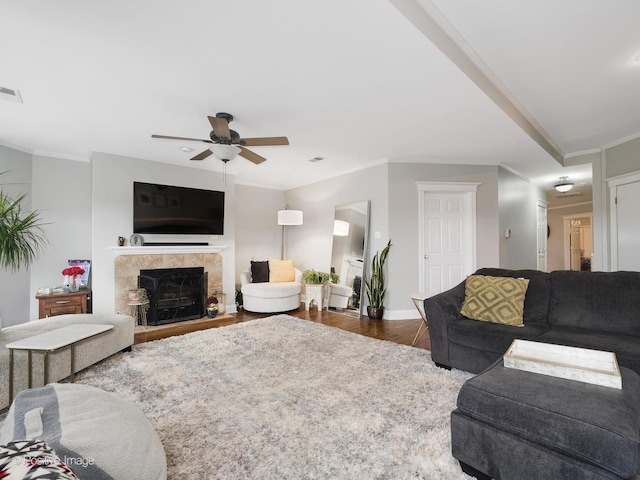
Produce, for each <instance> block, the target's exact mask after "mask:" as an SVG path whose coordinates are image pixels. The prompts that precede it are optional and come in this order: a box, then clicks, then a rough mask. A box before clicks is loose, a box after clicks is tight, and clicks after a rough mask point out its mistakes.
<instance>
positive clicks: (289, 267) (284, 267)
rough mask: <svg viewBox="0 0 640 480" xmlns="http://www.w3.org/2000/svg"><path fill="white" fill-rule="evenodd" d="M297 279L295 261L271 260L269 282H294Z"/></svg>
mask: <svg viewBox="0 0 640 480" xmlns="http://www.w3.org/2000/svg"><path fill="white" fill-rule="evenodd" d="M295 279H296V274H295V272H294V270H293V260H276V259H275V258H270V259H269V282H272V283H278V282H293V281H295Z"/></svg>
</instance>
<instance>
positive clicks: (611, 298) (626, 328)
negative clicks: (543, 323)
mask: <svg viewBox="0 0 640 480" xmlns="http://www.w3.org/2000/svg"><path fill="white" fill-rule="evenodd" d="M551 287H552V294H551V301H550V305H549V324H550V325H561V326H564V327H576V328H584V329H589V330H597V331H601V332H610V333H619V334H623V335H634V336H636V337H640V315H639V313H638V312H640V272H582V271H567V270H562V271H560V270H559V271H555V272H551Z"/></svg>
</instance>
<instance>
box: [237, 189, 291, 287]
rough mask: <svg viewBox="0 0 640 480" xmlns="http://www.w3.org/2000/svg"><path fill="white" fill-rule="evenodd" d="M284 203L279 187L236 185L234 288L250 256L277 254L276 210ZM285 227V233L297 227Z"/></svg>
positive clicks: (279, 232)
mask: <svg viewBox="0 0 640 480" xmlns="http://www.w3.org/2000/svg"><path fill="white" fill-rule="evenodd" d="M285 206H286V202H285V193H284V192H283V191H281V190H271V189H268V188H260V187H252V186H247V185H239V184H237V185H236V204H235V221H236V232H235V238H236V258H235V264H236V279H235V285H236V288H239V286H240V274H241V273H242V272H243V271H244V270H246V269H248V268H249V267H250V265H251V261H252V260H254V261H261V260H268V259H269V258H280V246H281V240H282V227H280V226H278V213H277V212H278V210H282V209H284V208H285ZM286 228H287V232H286V233H289V230H290V229H295V228H298V227H286Z"/></svg>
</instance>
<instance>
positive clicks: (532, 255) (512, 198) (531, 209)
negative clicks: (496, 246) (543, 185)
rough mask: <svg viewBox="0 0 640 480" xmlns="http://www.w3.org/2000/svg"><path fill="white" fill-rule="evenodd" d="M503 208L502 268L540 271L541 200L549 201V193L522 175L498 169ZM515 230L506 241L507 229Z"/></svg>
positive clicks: (501, 217)
mask: <svg viewBox="0 0 640 480" xmlns="http://www.w3.org/2000/svg"><path fill="white" fill-rule="evenodd" d="M498 178H499V195H498V203H499V205H500V227H499V242H500V267H502V268H512V269H525V268H530V269H537V268H538V255H537V251H538V247H537V238H536V237H537V223H538V219H537V205H536V201H537V200H545V201H546V199H545V197H546V195H545V193H544V192H543V191H542V190H540V189H538V188H536V187H534V186H533V185H531V184H530V183H528V182H527V181H526V180H523V179H522V178H521V177H519V176H518V175H515V174H514V173H512V172H510V171H508V170H506V169H504V168H499V169H498ZM507 228H509V229H510V230H511V236H510V237H509V238H506V237H505V235H504V232H505V230H506V229H507Z"/></svg>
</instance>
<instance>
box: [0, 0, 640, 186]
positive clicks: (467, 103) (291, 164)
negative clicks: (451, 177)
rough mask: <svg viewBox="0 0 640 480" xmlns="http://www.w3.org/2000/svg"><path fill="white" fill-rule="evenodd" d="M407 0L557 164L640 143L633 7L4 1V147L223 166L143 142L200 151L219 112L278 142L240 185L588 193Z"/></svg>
mask: <svg viewBox="0 0 640 480" xmlns="http://www.w3.org/2000/svg"><path fill="white" fill-rule="evenodd" d="M392 2H393V3H392ZM415 2H419V5H421V6H422V7H423V8H424V10H425V11H427V12H429V15H430V17H431V18H436V19H439V23H440V24H441V25H443V26H444V27H446V28H445V31H447V32H448V33H449V34H450V35H452V36H453V37H457V36H458V35H459V37H460V39H462V40H460V39H459V41H458V46H459V47H461V48H462V49H463V50H464V49H466V50H467V52H470V54H471V57H472V58H475V59H476V61H477V62H479V63H480V64H484V66H486V67H488V69H489V71H490V73H491V72H492V73H493V75H495V77H496V78H497V82H498V84H502V85H503V86H504V87H506V90H507V91H508V92H507V93H509V94H510V95H508V97H510V98H512V99H513V100H514V101H515V102H516V103H517V104H519V105H520V106H521V107H522V108H523V109H524V110H525V114H527V115H528V118H531V119H532V120H533V123H534V124H536V125H539V127H540V128H541V129H543V130H544V132H546V135H547V136H548V138H549V139H550V140H551V141H552V143H555V145H557V147H558V148H559V151H561V152H562V153H563V154H564V155H571V154H575V153H578V152H584V151H591V150H593V149H599V148H601V147H602V146H604V145H608V144H611V143H614V142H617V141H619V140H621V139H623V138H626V137H629V136H632V135H636V134H638V133H639V132H640V108H639V107H640V90H639V89H638V88H637V85H638V78H639V76H640V63H639V62H635V61H634V58H635V57H636V55H638V54H640V29H638V28H637V26H636V25H635V22H636V20H637V19H638V18H640V2H637V1H636V0H615V2H605V1H602V0H563V1H562V2H558V1H557V0H518V1H517V2H513V1H510V0H500V1H498V0H484V1H482V2H480V1H478V0H456V1H451V0H433V2H429V1H428V0H391V1H388V0H339V1H338V0H325V1H323V2H301V1H296V0H273V1H270V2H260V1H248V0H236V1H221V0H185V1H181V2H176V1H168V0H164V1H158V0H156V1H152V0H128V1H124V0H113V1H110V2H87V1H81V0H57V1H51V0H25V1H21V2H16V1H15V0H0V44H1V45H3V50H2V57H1V61H0V86H2V87H5V88H11V89H18V90H20V93H21V95H22V98H23V103H22V104H19V103H13V102H7V101H0V144H3V145H6V146H9V147H14V148H19V149H21V150H25V151H27V152H31V153H34V154H40V155H50V156H55V157H63V158H71V159H78V160H87V159H88V158H90V155H91V152H92V151H99V152H108V153H113V154H118V155H125V156H130V157H137V158H144V159H149V160H155V161H159V162H168V163H176V164H180V165H188V166H193V167H195V168H203V169H207V170H216V171H221V170H222V164H221V162H220V161H219V160H216V159H215V158H213V157H209V158H208V159H206V160H204V161H202V162H191V161H189V158H190V157H191V156H193V155H195V154H196V153H199V152H200V151H202V150H204V148H206V146H205V145H204V144H198V143H191V144H188V143H186V142H177V141H169V140H155V139H151V134H163V135H175V136H184V137H196V138H203V139H206V138H208V136H209V131H210V126H209V123H208V121H207V119H206V116H207V115H215V113H216V112H220V111H224V112H229V113H231V114H233V115H234V117H235V121H234V122H233V123H232V124H231V128H233V129H234V130H236V131H238V132H239V133H240V135H241V136H243V137H261V136H278V135H286V136H288V138H289V141H290V143H291V144H290V145H289V146H272V147H252V148H251V149H252V150H254V151H255V152H256V153H259V154H260V155H263V156H265V157H267V158H268V161H267V162H265V163H263V164H261V165H254V164H252V163H250V162H249V161H247V160H245V159H244V158H241V157H238V158H236V159H235V160H233V161H232V162H230V163H229V165H228V169H227V171H228V172H229V173H233V174H236V175H237V179H236V181H237V182H238V183H244V184H252V185H260V186H264V187H269V188H277V189H287V188H292V187H295V186H299V185H304V184H307V183H310V182H314V181H318V180H322V179H325V178H329V177H332V176H335V175H339V174H342V173H345V172H347V171H353V170H357V169H361V168H363V167H365V166H369V165H374V164H376V163H380V162H384V161H390V162H402V161H411V162H429V163H460V164H483V165H497V164H503V165H506V166H508V167H509V168H511V169H513V170H515V171H517V172H520V173H521V174H522V175H524V176H526V177H528V178H531V179H532V180H534V181H536V182H537V183H539V184H540V185H541V186H543V187H548V186H550V185H552V184H553V183H554V181H557V178H558V177H559V176H560V175H568V176H569V177H570V179H571V180H574V181H577V182H583V181H584V182H587V183H590V168H588V167H584V166H578V167H568V168H564V169H563V168H562V166H561V165H560V164H559V163H558V162H557V161H556V160H554V159H553V158H552V157H551V155H549V154H548V153H547V151H545V150H544V149H543V148H542V147H541V146H540V145H538V143H536V142H535V141H534V140H533V139H532V138H531V136H529V135H528V134H527V133H525V131H524V130H523V129H521V128H520V127H519V126H518V125H516V123H515V122H514V121H513V120H512V119H511V118H510V117H509V116H508V115H507V114H506V113H505V112H504V111H503V110H502V109H501V108H499V107H498V106H497V105H496V104H495V103H494V102H493V101H492V100H491V99H490V98H489V97H488V96H487V95H486V94H485V93H484V92H483V91H482V90H481V89H480V88H478V86H477V85H476V84H475V83H474V82H473V81H472V80H471V79H470V78H469V77H468V76H467V75H465V73H463V72H462V71H461V70H460V68H458V66H456V65H455V64H454V63H453V62H452V61H451V60H450V59H449V58H448V57H447V56H446V55H445V54H443V53H442V52H441V51H440V50H439V49H438V48H436V46H435V45H434V44H433V43H432V42H431V40H430V39H429V38H428V36H429V35H428V33H429V32H426V34H425V32H424V31H421V30H419V29H418V28H416V26H414V24H413V23H411V22H410V21H409V20H408V19H407V18H406V17H405V16H404V15H403V14H402V13H401V12H400V10H402V11H404V12H406V11H407V10H406V9H403V8H402V4H404V5H405V6H406V5H408V4H413V3H415ZM394 4H395V5H394ZM396 5H398V8H396ZM415 5H418V3H415ZM438 9H439V11H438ZM440 17H442V18H440ZM411 20H412V21H415V18H411ZM444 27H443V28H444ZM465 42H466V43H465ZM472 78H473V77H472ZM182 146H188V147H191V148H193V149H194V151H193V152H192V153H184V152H181V151H180V150H179V148H180V147H182ZM316 156H322V157H324V158H325V159H324V160H323V161H321V162H317V163H311V162H309V161H308V160H309V159H311V158H313V157H316Z"/></svg>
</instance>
